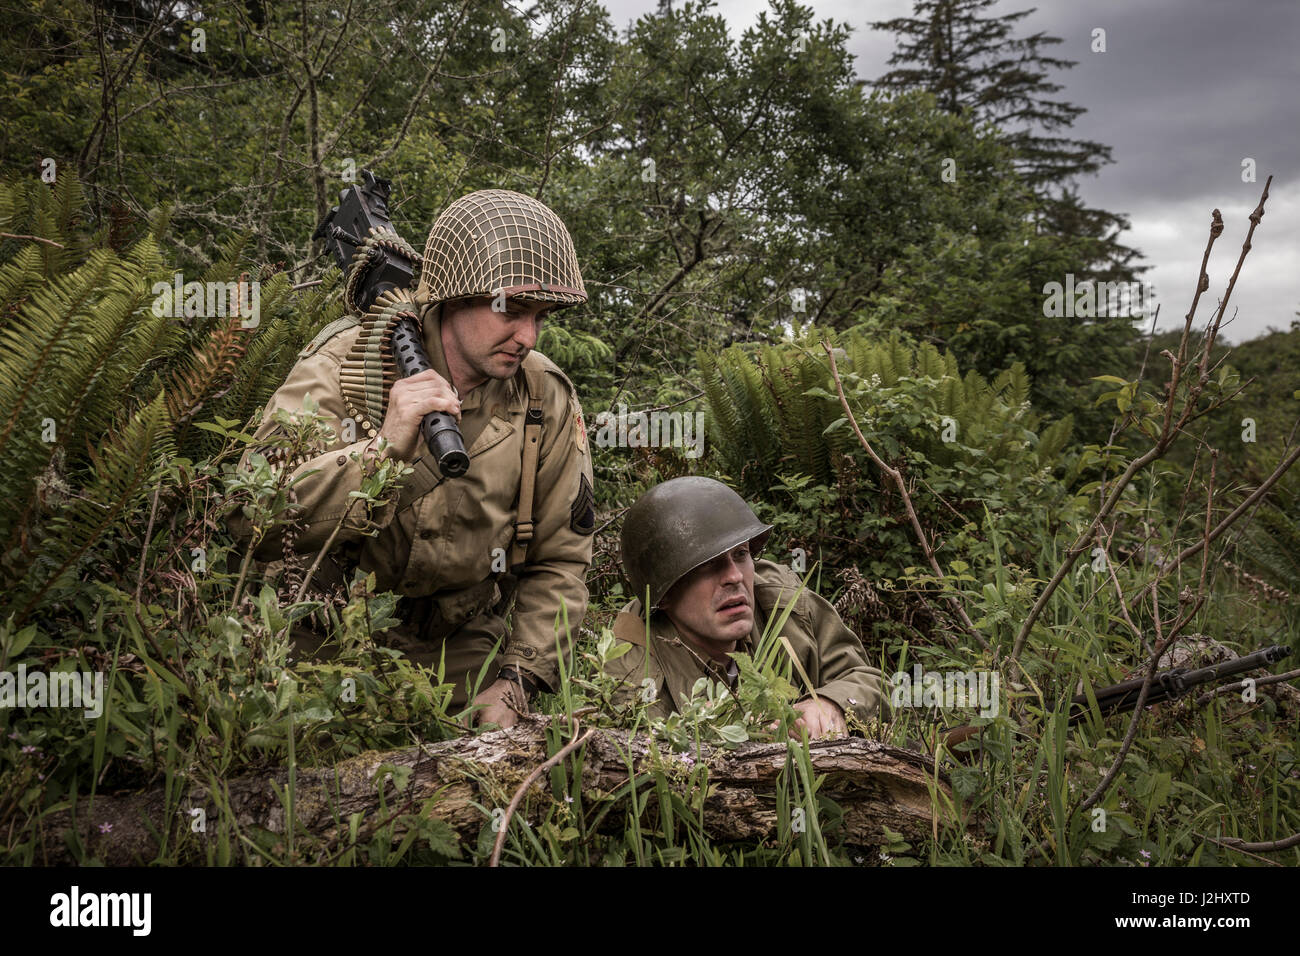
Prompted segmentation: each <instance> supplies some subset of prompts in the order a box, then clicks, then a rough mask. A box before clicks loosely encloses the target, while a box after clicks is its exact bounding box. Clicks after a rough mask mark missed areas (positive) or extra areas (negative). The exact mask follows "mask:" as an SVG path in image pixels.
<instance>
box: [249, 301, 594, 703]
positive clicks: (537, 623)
mask: <svg viewBox="0 0 1300 956" xmlns="http://www.w3.org/2000/svg"><path fill="white" fill-rule="evenodd" d="M438 316H439V310H438V309H437V307H436V306H433V307H430V306H425V307H424V308H423V309H422V325H423V338H424V345H425V349H426V351H427V352H428V355H429V360H430V362H431V364H432V366H433V368H434V369H435V370H437V372H438V373H439V374H440V375H442V376H443V377H444V378H446V379H447V380H448V381H450V380H451V375H450V373H449V372H448V371H447V363H446V358H445V356H444V354H443V349H442V338H441V334H440V331H439V323H438ZM326 332H327V333H328V332H329V330H326ZM360 333H361V326H359V325H354V326H352V327H350V328H345V329H342V330H341V331H337V332H335V333H334V334H332V335H327V336H323V337H318V339H317V341H315V342H313V343H312V344H311V345H310V346H308V348H307V349H305V350H304V351H303V353H302V355H301V356H300V358H299V361H298V363H297V364H296V365H295V366H294V368H293V370H292V372H290V374H289V377H288V379H286V381H285V383H284V385H283V386H281V388H280V389H279V390H278V391H277V392H276V393H275V395H274V396H272V398H271V400H270V402H269V403H268V404H267V408H266V413H265V417H264V418H263V421H262V424H261V427H260V428H259V429H258V431H257V435H256V437H257V438H259V439H263V438H267V437H269V436H271V435H272V434H273V433H274V431H275V429H276V427H277V426H276V424H275V422H274V421H273V418H272V416H273V415H274V413H275V410H276V409H280V408H283V409H288V410H290V411H297V410H298V409H300V408H301V406H302V401H303V398H304V396H306V395H307V394H308V393H310V394H311V396H312V398H313V399H314V400H315V401H316V402H317V403H318V404H319V405H320V413H321V414H323V415H329V416H331V417H332V418H333V420H334V426H335V431H336V436H337V437H336V440H335V442H334V443H333V444H332V445H331V446H330V447H329V449H328V450H327V451H326V452H324V453H323V454H320V455H318V456H316V457H314V458H311V459H310V460H307V461H305V462H302V463H301V464H297V465H296V467H295V470H294V476H295V477H296V476H297V475H300V474H303V475H306V477H304V478H303V479H302V480H301V481H300V482H299V483H298V484H297V485H296V486H295V494H296V498H297V503H298V505H299V507H300V508H301V509H302V516H301V519H300V520H301V522H302V524H304V525H305V530H304V531H302V532H301V533H300V534H299V535H298V537H297V538H296V540H295V541H294V542H293V548H294V550H295V551H297V552H299V553H302V554H308V555H314V554H316V553H317V552H318V551H319V549H320V548H321V547H322V546H323V545H324V544H325V542H326V541H327V540H328V538H329V536H330V534H331V533H332V532H333V531H334V528H335V527H336V525H337V524H338V522H339V520H340V518H342V517H343V515H344V514H345V512H346V511H347V509H348V505H349V503H350V501H351V500H352V499H350V498H349V493H350V492H353V491H357V490H358V489H359V488H360V484H361V472H360V467H359V465H358V463H357V462H354V461H352V460H351V458H350V457H349V455H350V453H352V452H358V453H360V452H362V450H363V449H365V448H366V446H367V445H368V444H369V443H370V437H371V436H370V435H367V434H361V433H360V431H361V429H360V428H358V429H357V432H358V434H357V435H356V438H357V440H356V441H354V442H351V443H347V442H345V441H344V440H343V435H344V430H343V424H342V423H343V422H344V419H346V418H348V411H347V410H346V407H345V403H344V398H343V394H342V390H341V387H340V383H339V367H340V364H341V363H342V361H343V360H344V358H345V356H346V355H347V353H348V350H349V349H350V348H351V347H352V345H353V343H354V342H355V341H356V339H357V337H358V336H359V335H360ZM525 362H526V363H532V364H533V367H534V368H536V367H537V366H538V365H539V364H540V366H541V367H542V368H543V369H544V371H545V375H544V376H542V378H543V379H544V381H545V382H546V386H547V387H546V388H545V404H544V407H543V416H544V418H543V429H542V439H541V452H540V455H539V466H538V469H537V480H536V488H535V491H534V499H533V500H534V505H533V522H534V537H533V539H532V542H531V544H530V545H529V547H528V552H527V559H526V564H525V565H524V567H523V569H522V572H521V573H520V574H519V576H518V588H517V591H516V592H515V605H514V617H513V627H512V630H511V634H510V637H509V639H508V641H507V644H506V647H505V650H504V652H503V653H502V654H501V655H499V656H498V661H497V662H498V664H499V665H501V666H507V665H509V666H514V667H516V668H517V669H519V670H521V671H524V672H527V673H529V674H531V675H532V676H534V677H537V678H540V680H541V681H542V682H543V683H544V684H546V685H547V686H549V687H551V688H554V687H556V686H557V682H558V677H559V672H558V662H557V641H556V624H555V621H556V615H557V613H558V612H559V611H560V608H561V603H563V605H564V607H565V608H566V609H567V614H568V622H569V628H570V631H569V634H566V635H565V636H564V638H565V639H564V641H563V642H562V643H563V646H564V648H565V650H566V652H567V648H568V646H569V640H570V635H571V634H573V633H576V631H577V628H578V625H579V623H580V622H581V620H582V617H583V614H584V612H585V611H586V607H587V598H588V594H587V587H586V583H585V580H586V574H587V569H588V567H589V566H590V564H591V549H592V532H593V531H594V512H593V510H592V509H593V496H592V471H591V458H590V451H589V448H588V445H587V438H586V429H585V424H584V422H583V420H582V409H581V406H580V405H579V404H578V399H577V395H576V393H575V391H574V388H573V385H572V383H571V382H569V380H568V378H567V377H566V376H565V375H564V373H563V372H561V371H560V369H559V368H558V367H556V366H555V364H554V363H552V362H551V361H550V360H549V359H547V358H545V357H544V356H543V355H541V354H540V353H538V352H535V351H534V352H531V353H529V355H528V357H527V358H526V359H525ZM460 399H461V422H460V429H461V434H462V436H463V438H464V441H465V449H466V452H467V453H468V455H469V458H470V467H469V472H468V473H467V474H465V475H463V476H462V477H459V478H443V477H442V476H441V474H440V473H439V471H438V468H437V465H436V462H434V461H433V460H432V456H430V455H429V454H428V449H427V448H426V447H425V445H424V439H423V438H422V437H421V438H420V439H419V440H418V441H419V445H418V448H417V452H416V454H417V456H419V457H418V460H417V462H416V463H415V465H414V467H415V473H414V474H413V475H409V476H407V477H406V478H405V479H403V487H402V490H401V494H400V496H397V497H396V498H394V499H392V500H390V501H389V502H388V503H387V504H386V505H383V506H381V507H376V508H374V509H372V510H370V511H368V512H367V511H366V509H365V506H364V505H363V504H359V505H357V506H355V507H354V508H353V511H352V514H351V515H350V516H349V518H348V520H347V522H346V523H345V524H344V525H343V527H342V528H341V529H340V530H339V533H338V535H337V537H336V538H335V542H334V545H333V546H332V547H331V554H332V555H335V554H341V556H342V557H343V558H344V560H343V561H342V562H341V563H342V564H343V565H344V567H347V568H351V567H354V566H359V567H360V568H361V569H363V570H365V571H368V572H369V571H372V572H374V574H375V578H376V584H377V586H378V588H379V589H380V590H391V591H394V592H395V593H397V594H399V595H402V596H405V597H411V598H422V597H425V596H432V599H433V601H434V602H435V603H436V605H437V607H438V610H439V612H440V614H441V618H442V621H443V623H445V624H448V625H450V626H452V627H454V626H457V625H459V624H461V623H464V622H466V621H469V620H470V619H472V618H474V617H475V616H477V615H478V614H480V613H482V612H483V611H484V610H486V609H488V608H490V607H492V606H493V605H495V604H496V603H497V602H498V600H499V599H500V598H501V589H500V587H499V586H498V584H499V583H501V584H504V583H506V582H501V581H500V579H501V578H502V577H503V574H504V573H505V571H506V570H508V565H509V557H510V548H511V545H512V543H513V541H514V537H515V527H514V522H515V518H516V512H517V508H518V503H519V486H520V475H521V471H522V452H523V442H524V416H525V411H526V408H527V392H526V379H525V374H524V369H523V368H521V369H520V370H519V372H518V373H517V374H516V375H515V376H514V377H513V378H511V379H505V380H498V379H489V380H488V381H487V382H485V383H483V384H482V385H479V386H478V387H477V388H475V389H473V390H472V391H470V392H468V393H466V394H464V395H461V396H460ZM251 447H252V448H256V446H255V445H254V446H251ZM248 454H252V451H251V450H250V452H248V453H246V455H245V461H246V460H247V455H248ZM309 472H310V473H311V474H308V473H309ZM230 524H231V530H232V531H233V532H234V533H235V535H236V537H237V538H242V539H243V540H247V539H248V537H249V535H250V530H249V528H248V526H247V524H246V522H245V521H244V520H243V519H242V517H241V516H239V515H235V516H233V517H232V519H231V522H230ZM367 532H374V533H375V534H374V536H373V537H371V536H368V535H367ZM282 552H283V538H282V534H281V532H280V531H278V530H277V531H276V532H275V533H272V534H268V536H267V537H266V538H265V539H264V540H262V541H261V542H260V544H259V546H258V549H257V552H256V557H257V558H259V559H260V560H265V561H273V560H276V559H279V558H281V557H282V556H283V553H282Z"/></svg>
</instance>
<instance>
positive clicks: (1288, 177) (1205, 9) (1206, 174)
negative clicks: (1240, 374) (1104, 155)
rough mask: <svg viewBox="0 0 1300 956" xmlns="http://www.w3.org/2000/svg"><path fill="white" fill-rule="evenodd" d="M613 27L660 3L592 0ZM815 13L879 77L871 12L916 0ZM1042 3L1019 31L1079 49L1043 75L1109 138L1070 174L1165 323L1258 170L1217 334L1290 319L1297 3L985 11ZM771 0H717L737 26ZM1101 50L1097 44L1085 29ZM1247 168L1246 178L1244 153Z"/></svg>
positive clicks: (1240, 221)
mask: <svg viewBox="0 0 1300 956" xmlns="http://www.w3.org/2000/svg"><path fill="white" fill-rule="evenodd" d="M602 2H603V3H604V6H605V7H606V9H608V10H609V12H610V16H611V19H612V20H613V22H614V24H615V26H617V27H618V28H619V29H620V30H622V29H625V28H626V27H627V25H628V24H629V22H630V21H632V20H634V19H635V18H636V17H638V16H640V15H642V14H644V13H648V12H651V11H653V10H654V9H656V8H657V6H658V3H657V0H602ZM804 2H805V5H808V6H811V7H812V8H813V10H814V11H815V13H816V16H817V19H818V20H825V19H827V18H830V19H833V20H835V21H836V22H842V23H847V24H848V25H849V26H851V27H852V28H853V34H852V35H851V37H850V39H849V50H850V52H852V53H853V54H854V56H855V63H856V67H857V71H858V75H859V76H860V77H862V78H863V79H868V80H870V79H875V78H876V77H878V76H880V75H881V74H882V73H883V72H885V70H886V69H887V67H886V61H887V60H888V59H889V55H890V54H891V53H892V52H893V49H894V38H893V35H892V34H889V33H885V32H883V31H880V32H878V31H874V30H872V29H871V28H870V26H869V25H868V24H870V23H871V22H872V21H874V20H888V19H891V18H893V17H897V16H908V15H910V14H911V10H912V3H911V0H812V2H811V3H809V2H808V0H804ZM1030 7H1036V8H1037V9H1036V11H1035V12H1034V13H1032V14H1031V15H1030V16H1028V17H1026V18H1025V19H1023V20H1021V21H1020V23H1019V29H1018V30H1017V35H1020V36H1024V35H1028V34H1031V33H1035V32H1038V31H1043V32H1045V33H1048V34H1050V35H1052V36H1058V37H1060V38H1061V39H1062V40H1063V41H1064V42H1063V43H1061V44H1059V45H1057V46H1055V47H1052V48H1050V51H1051V55H1053V56H1058V57H1061V58H1063V59H1071V60H1077V61H1078V65H1077V66H1075V67H1074V68H1073V69H1071V70H1064V71H1059V72H1057V73H1056V74H1055V75H1054V77H1053V79H1055V81H1056V82H1059V83H1061V84H1063V85H1064V87H1065V89H1064V90H1062V91H1061V92H1060V93H1059V94H1058V96H1059V97H1060V98H1062V99H1064V100H1065V101H1067V102H1071V103H1074V104H1076V105H1078V106H1083V107H1085V108H1086V109H1087V110H1088V112H1087V113H1084V114H1083V115H1082V116H1081V117H1080V118H1079V119H1078V121H1076V123H1075V126H1074V130H1073V134H1074V135H1076V136H1077V137H1078V138H1079V139H1090V140H1095V141H1098V142H1101V143H1105V144H1107V145H1109V146H1111V147H1112V150H1113V152H1112V156H1113V158H1114V160H1115V162H1114V163H1113V164H1111V165H1109V166H1106V167H1104V168H1103V169H1102V171H1101V172H1100V173H1099V174H1098V175H1096V176H1091V177H1084V178H1083V179H1082V180H1080V182H1079V189H1080V193H1081V194H1082V196H1083V198H1084V200H1085V201H1086V202H1088V203H1089V204H1090V205H1093V206H1098V207H1101V208H1103V209H1108V210H1111V211H1112V212H1119V213H1124V214H1126V215H1128V216H1129V218H1130V220H1131V223H1132V228H1131V229H1130V231H1129V232H1127V233H1125V234H1124V236H1123V237H1121V238H1122V240H1123V241H1124V242H1126V243H1127V244H1128V245H1131V246H1135V247H1136V248H1138V249H1139V250H1140V251H1141V252H1142V253H1143V256H1144V257H1145V261H1146V263H1147V264H1148V265H1150V266H1151V269H1150V270H1149V271H1148V272H1147V273H1146V274H1145V276H1144V278H1145V279H1146V280H1148V281H1150V282H1152V283H1154V285H1155V289H1156V293H1157V296H1158V301H1159V302H1160V303H1161V304H1162V308H1161V312H1160V327H1161V328H1162V329H1165V328H1171V327H1173V326H1174V325H1175V324H1177V325H1179V326H1181V324H1182V321H1183V316H1184V315H1185V314H1186V312H1187V308H1188V306H1189V305H1190V303H1191V296H1192V292H1193V291H1194V288H1195V282H1196V268H1197V266H1198V265H1199V264H1200V260H1201V253H1202V251H1203V250H1204V247H1205V238H1206V234H1207V233H1208V230H1209V222H1210V211H1211V210H1212V209H1214V208H1215V207H1217V208H1218V209H1219V210H1220V212H1222V213H1223V218H1224V222H1225V226H1226V228H1225V229H1224V232H1223V235H1222V236H1221V237H1220V238H1219V240H1218V242H1217V243H1216V246H1215V251H1214V254H1213V256H1212V257H1211V259H1210V265H1209V270H1208V271H1209V273H1210V293H1212V294H1213V296H1214V299H1212V300H1211V299H1209V295H1208V294H1207V296H1203V297H1202V304H1201V307H1200V309H1199V311H1198V313H1197V320H1198V323H1197V324H1198V325H1200V324H1202V323H1203V321H1204V320H1205V319H1206V318H1208V316H1209V314H1210V312H1209V306H1210V305H1211V304H1215V303H1217V301H1218V297H1219V296H1221V295H1222V293H1223V290H1224V287H1225V286H1226V284H1227V280H1228V278H1229V276H1230V275H1231V273H1232V269H1233V267H1234V266H1235V264H1236V261H1237V256H1238V254H1239V253H1240V251H1241V243H1242V240H1243V239H1244V238H1245V235H1246V229H1247V228H1248V226H1249V222H1248V221H1247V220H1246V217H1247V216H1248V215H1249V214H1250V211H1251V210H1252V209H1253V208H1254V207H1255V204H1256V203H1257V202H1258V201H1259V195H1260V192H1261V191H1262V190H1263V184H1264V180H1265V179H1267V178H1268V176H1269V174H1272V175H1273V185H1272V188H1271V189H1270V192H1269V200H1268V204H1267V207H1266V213H1265V216H1264V219H1263V222H1262V223H1261V224H1260V226H1259V228H1258V229H1256V230H1255V239H1254V247H1253V249H1252V251H1251V253H1250V255H1249V256H1248V257H1247V259H1246V264H1245V266H1243V267H1242V274H1241V277H1240V278H1239V279H1238V280H1237V288H1236V289H1235V290H1234V291H1233V294H1232V302H1231V303H1230V306H1229V310H1228V312H1229V315H1230V316H1231V314H1232V312H1233V310H1234V309H1235V310H1236V311H1237V318H1236V321H1235V323H1234V324H1232V325H1231V326H1229V327H1228V329H1227V332H1226V334H1227V336H1228V337H1229V338H1230V339H1232V340H1233V341H1237V342H1240V341H1244V340H1245V339H1249V338H1254V337H1256V336H1259V335H1262V334H1264V333H1265V332H1266V331H1267V330H1268V328H1269V327H1270V326H1271V327H1273V328H1278V329H1286V328H1288V327H1289V326H1290V323H1291V321H1292V320H1293V319H1295V318H1296V314H1295V313H1296V312H1297V311H1300V175H1298V174H1300V49H1298V48H1300V2H1297V0H1141V2H1137V0H1039V2H1037V3H1034V2H1015V0H1001V2H999V3H998V4H997V5H996V6H995V7H993V8H992V10H993V12H994V13H1011V12H1015V11H1019V10H1025V9H1029V8H1030ZM766 8H767V2H766V0H721V2H720V3H719V4H718V7H717V9H718V11H719V12H721V13H722V15H723V16H725V17H726V18H727V22H728V24H729V26H730V28H731V31H732V35H733V36H738V35H739V33H740V32H741V31H742V30H743V29H744V28H745V27H746V26H747V25H749V24H750V23H752V22H753V21H754V19H755V18H756V16H757V15H758V12H759V11H760V10H764V9H766ZM1097 27H1101V28H1103V29H1105V31H1106V52H1104V53H1093V52H1091V49H1090V47H1091V42H1092V31H1093V30H1094V29H1095V28H1097ZM1247 157H1249V158H1252V159H1254V160H1255V163H1256V178H1257V181H1256V182H1253V183H1246V182H1242V165H1241V164H1242V160H1243V159H1245V158H1247Z"/></svg>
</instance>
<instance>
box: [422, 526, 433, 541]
mask: <svg viewBox="0 0 1300 956" xmlns="http://www.w3.org/2000/svg"><path fill="white" fill-rule="evenodd" d="M420 537H421V538H424V539H425V540H426V541H427V540H429V539H430V538H432V537H433V529H432V528H423V529H421V531H420Z"/></svg>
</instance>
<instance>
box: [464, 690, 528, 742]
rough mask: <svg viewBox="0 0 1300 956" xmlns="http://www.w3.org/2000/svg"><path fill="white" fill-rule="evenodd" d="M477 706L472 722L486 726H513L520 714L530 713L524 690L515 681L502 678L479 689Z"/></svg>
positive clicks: (475, 700)
mask: <svg viewBox="0 0 1300 956" xmlns="http://www.w3.org/2000/svg"><path fill="white" fill-rule="evenodd" d="M474 706H475V708H477V709H476V710H474V711H473V712H472V713H471V715H470V722H471V723H472V724H473V723H476V724H478V725H479V726H480V727H484V726H486V725H487V724H496V725H497V726H498V727H500V728H501V729H502V730H505V729H506V728H507V727H513V726H514V725H515V724H516V723H517V722H518V721H519V715H520V714H526V713H528V701H527V700H525V699H524V694H523V690H522V689H521V688H520V686H519V685H518V684H516V683H515V682H514V681H510V680H506V679H505V678H500V679H498V680H495V681H493V682H492V683H491V684H490V685H489V686H488V687H486V688H484V689H483V690H481V691H479V693H478V696H477V697H475V698H474Z"/></svg>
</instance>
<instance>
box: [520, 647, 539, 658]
mask: <svg viewBox="0 0 1300 956" xmlns="http://www.w3.org/2000/svg"><path fill="white" fill-rule="evenodd" d="M536 655H537V652H536V651H535V650H533V649H532V648H531V647H529V646H528V645H527V644H525V645H524V646H523V647H521V648H519V656H520V657H526V658H527V659H528V660H530V661H531V660H532V659H533V658H534V657H535V656H536Z"/></svg>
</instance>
